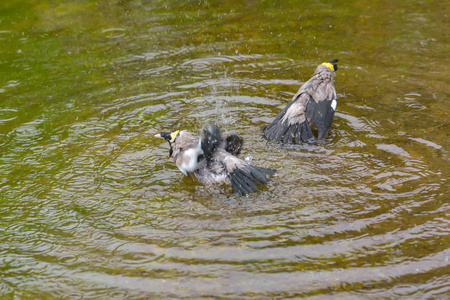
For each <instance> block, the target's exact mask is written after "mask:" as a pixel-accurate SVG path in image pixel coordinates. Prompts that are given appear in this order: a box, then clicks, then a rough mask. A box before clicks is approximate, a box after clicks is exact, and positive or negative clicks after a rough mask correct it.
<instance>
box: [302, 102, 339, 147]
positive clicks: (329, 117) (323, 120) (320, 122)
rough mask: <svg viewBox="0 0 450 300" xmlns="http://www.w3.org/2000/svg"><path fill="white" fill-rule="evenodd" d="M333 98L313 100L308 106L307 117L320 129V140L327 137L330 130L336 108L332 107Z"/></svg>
mask: <svg viewBox="0 0 450 300" xmlns="http://www.w3.org/2000/svg"><path fill="white" fill-rule="evenodd" d="M331 103H332V99H331V100H328V99H327V100H323V101H320V102H318V103H317V102H316V101H314V99H312V98H311V100H310V101H309V102H308V105H307V106H306V118H307V119H308V120H309V121H310V122H311V123H313V124H314V125H316V127H317V130H318V136H317V138H318V139H319V140H321V139H323V138H325V137H326V136H327V134H328V131H329V130H330V127H331V123H332V122H333V117H334V110H333V108H332V107H331Z"/></svg>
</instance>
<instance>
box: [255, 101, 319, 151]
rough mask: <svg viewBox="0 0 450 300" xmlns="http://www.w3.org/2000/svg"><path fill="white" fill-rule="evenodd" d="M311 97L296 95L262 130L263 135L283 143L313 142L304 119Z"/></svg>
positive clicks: (313, 137)
mask: <svg viewBox="0 0 450 300" xmlns="http://www.w3.org/2000/svg"><path fill="white" fill-rule="evenodd" d="M310 99H311V96H310V95H308V94H307V93H301V94H297V95H296V97H294V99H292V100H291V102H289V104H288V105H287V106H286V107H285V108H284V109H283V110H282V111H281V113H280V114H279V115H278V116H277V117H276V118H275V120H273V122H272V123H271V124H270V125H269V126H267V127H265V128H264V135H265V136H266V137H267V138H268V139H270V140H272V141H275V142H276V141H279V140H280V139H282V141H283V143H289V144H290V143H292V140H295V142H296V143H300V142H301V140H303V141H305V142H313V141H315V140H316V137H315V136H314V134H313V133H312V131H311V128H310V126H309V123H308V121H307V119H306V109H307V105H308V102H310Z"/></svg>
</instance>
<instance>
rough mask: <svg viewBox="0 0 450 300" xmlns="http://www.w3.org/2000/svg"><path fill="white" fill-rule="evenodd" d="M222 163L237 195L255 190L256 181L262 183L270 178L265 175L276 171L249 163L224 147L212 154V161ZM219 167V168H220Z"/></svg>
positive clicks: (256, 188) (256, 187)
mask: <svg viewBox="0 0 450 300" xmlns="http://www.w3.org/2000/svg"><path fill="white" fill-rule="evenodd" d="M213 163H220V164H221V165H222V168H223V171H225V172H226V174H227V176H228V178H229V179H230V182H231V185H232V186H233V189H234V191H235V193H236V194H238V195H239V196H241V195H243V194H249V193H251V192H254V191H257V190H258V186H257V185H256V183H258V184H261V185H264V184H265V183H266V182H267V181H269V180H270V178H269V177H268V176H267V175H273V174H275V173H276V170H274V169H267V168H260V167H255V166H252V165H249V164H248V163H246V162H245V161H243V160H241V159H239V158H237V157H236V156H233V155H231V154H230V153H228V152H226V151H225V150H224V149H218V150H217V152H216V154H215V155H214V162H213ZM222 168H221V169H222Z"/></svg>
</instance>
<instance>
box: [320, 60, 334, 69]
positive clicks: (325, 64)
mask: <svg viewBox="0 0 450 300" xmlns="http://www.w3.org/2000/svg"><path fill="white" fill-rule="evenodd" d="M322 65H324V66H327V67H328V68H330V69H331V70H333V71H336V70H335V69H334V67H333V65H332V64H330V63H328V62H324V63H323V64H322Z"/></svg>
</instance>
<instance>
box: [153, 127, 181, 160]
mask: <svg viewBox="0 0 450 300" xmlns="http://www.w3.org/2000/svg"><path fill="white" fill-rule="evenodd" d="M179 134H180V131H179V130H172V131H169V132H167V131H163V132H161V133H158V134H157V135H155V137H157V138H160V139H165V140H166V141H167V142H169V145H170V150H169V157H171V156H172V153H173V148H172V143H174V142H175V140H176V138H177V137H178V135H179Z"/></svg>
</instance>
